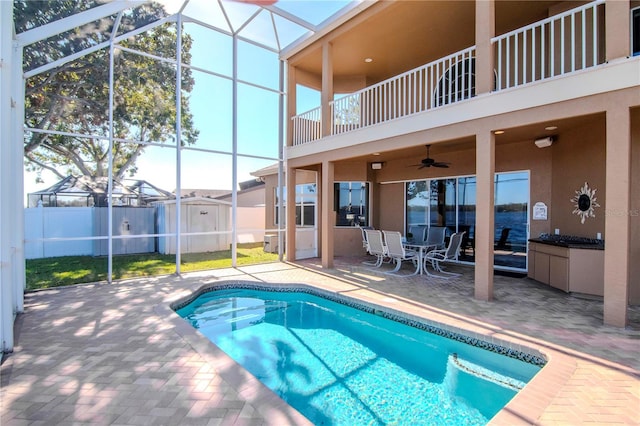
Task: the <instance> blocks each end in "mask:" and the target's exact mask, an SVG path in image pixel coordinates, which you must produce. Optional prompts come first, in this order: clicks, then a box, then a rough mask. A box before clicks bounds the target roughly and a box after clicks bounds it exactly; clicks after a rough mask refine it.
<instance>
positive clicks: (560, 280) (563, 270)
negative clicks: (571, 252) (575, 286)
mask: <svg viewBox="0 0 640 426" xmlns="http://www.w3.org/2000/svg"><path fill="white" fill-rule="evenodd" d="M549 284H550V285H551V287H555V288H557V289H560V290H562V291H566V292H567V293H568V292H569V259H568V258H566V257H559V256H550V258H549Z"/></svg>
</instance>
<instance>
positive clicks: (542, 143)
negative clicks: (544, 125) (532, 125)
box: [534, 136, 553, 148]
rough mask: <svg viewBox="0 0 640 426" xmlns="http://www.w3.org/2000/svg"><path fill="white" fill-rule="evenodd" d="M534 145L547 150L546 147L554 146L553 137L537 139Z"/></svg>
mask: <svg viewBox="0 0 640 426" xmlns="http://www.w3.org/2000/svg"><path fill="white" fill-rule="evenodd" d="M534 143H535V144H536V146H537V147H538V148H546V147H548V146H551V145H552V144H553V136H549V137H546V138H542V139H536V140H535V141H534Z"/></svg>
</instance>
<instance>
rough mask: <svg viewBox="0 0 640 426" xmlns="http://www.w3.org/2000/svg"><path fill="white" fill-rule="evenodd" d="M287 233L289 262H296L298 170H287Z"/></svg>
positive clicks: (286, 246)
mask: <svg viewBox="0 0 640 426" xmlns="http://www.w3.org/2000/svg"><path fill="white" fill-rule="evenodd" d="M286 198H287V208H286V212H287V220H286V223H287V233H286V243H285V251H286V256H287V260H288V261H290V262H292V261H294V260H296V169H293V168H287V197H286Z"/></svg>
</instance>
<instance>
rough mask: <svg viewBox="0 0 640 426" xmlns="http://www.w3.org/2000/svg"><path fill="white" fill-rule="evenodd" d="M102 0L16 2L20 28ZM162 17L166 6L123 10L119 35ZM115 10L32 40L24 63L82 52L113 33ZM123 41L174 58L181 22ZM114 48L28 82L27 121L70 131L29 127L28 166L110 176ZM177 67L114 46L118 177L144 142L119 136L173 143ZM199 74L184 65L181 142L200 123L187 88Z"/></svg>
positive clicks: (186, 54) (186, 41)
mask: <svg viewBox="0 0 640 426" xmlns="http://www.w3.org/2000/svg"><path fill="white" fill-rule="evenodd" d="M99 3H100V2H99V1H95V0H93V1H84V0H83V1H79V0H77V1H74V0H63V1H56V2H50V1H30V0H20V1H15V2H14V23H15V28H16V33H20V32H23V31H26V30H29V29H31V28H35V27H37V26H40V25H43V24H46V23H48V22H53V21H56V20H58V19H61V18H64V17H67V16H71V15H73V14H76V13H79V12H81V11H83V10H86V9H88V8H90V7H95V6H96V5H99ZM164 16H165V12H164V10H163V9H162V7H160V6H158V5H156V4H146V5H143V6H140V7H137V8H135V9H133V10H131V11H128V12H127V13H125V14H124V15H123V16H122V19H121V21H120V24H119V26H118V28H117V34H118V35H120V34H123V33H127V32H129V31H131V30H133V29H136V28H140V27H142V26H144V25H146V24H148V23H151V22H155V21H157V20H158V19H160V18H162V17H164ZM115 18H116V17H115V16H111V17H106V18H103V19H100V20H99V21H96V22H92V23H89V24H86V25H84V26H82V27H79V28H76V29H74V30H72V31H69V32H66V33H63V34H59V35H57V36H55V37H51V38H50V39H47V40H44V41H41V42H38V43H34V44H33V45H31V46H27V48H25V52H24V62H23V66H24V69H25V70H31V69H36V68H37V67H39V66H41V65H43V64H47V63H50V62H52V61H55V60H58V59H60V58H64V57H67V56H69V55H71V54H74V53H77V52H81V51H83V50H84V49H87V48H89V47H92V46H95V45H97V44H98V43H102V42H104V41H107V40H109V38H110V37H111V34H112V32H113V27H114V23H115V22H116V20H115ZM182 43H183V47H182V62H183V63H187V64H188V63H190V59H191V54H190V49H191V44H192V40H191V38H190V37H189V36H188V35H185V36H184V37H183V39H182ZM119 44H120V45H122V46H123V47H126V48H130V49H133V50H136V51H142V52H147V53H150V54H152V55H155V56H158V57H163V58H169V59H172V58H175V57H176V26H175V24H173V23H167V24H163V25H160V26H156V27H154V28H152V29H150V30H147V31H145V32H143V33H141V34H138V35H135V36H133V37H130V38H128V39H127V40H125V41H122V42H120V43H119ZM109 62H110V61H109V50H108V49H101V50H98V51H96V52H93V53H89V54H87V55H85V56H82V57H80V58H79V59H76V60H73V61H71V62H67V63H65V64H64V65H61V66H59V67H57V68H55V69H53V70H51V71H46V72H42V73H39V74H37V75H35V76H33V77H31V78H29V79H27V81H26V96H25V114H26V125H27V127H29V128H35V129H44V130H56V131H60V132H65V133H67V134H82V135H94V136H98V137H94V138H87V137H76V136H73V135H50V134H43V133H34V132H27V134H26V138H25V145H24V150H25V157H26V164H27V167H28V169H29V170H32V171H41V170H43V169H46V170H50V171H52V172H53V173H54V174H56V175H58V176H59V177H64V176H65V175H67V174H70V173H71V174H74V175H84V176H88V177H92V178H96V177H104V176H107V175H108V141H107V139H106V137H107V136H108V135H109ZM175 81H176V67H175V65H174V64H173V63H171V62H166V61H160V60H158V59H154V58H151V57H148V56H143V55H139V54H134V53H131V52H127V51H124V50H121V49H116V51H115V57H114V96H113V97H114V108H113V123H114V134H113V136H114V138H115V139H116V140H115V141H114V145H113V155H114V159H113V176H114V178H116V179H120V178H122V177H124V176H125V175H126V174H127V173H129V174H133V173H135V171H136V166H135V164H136V160H137V159H138V158H139V157H140V155H141V154H142V153H143V152H144V149H145V145H144V144H137V143H129V142H124V141H120V140H121V139H124V140H136V141H144V142H151V143H175V140H176V132H175V129H176V102H175V91H176V87H175ZM193 86H194V80H193V77H192V75H191V72H190V70H189V69H188V68H183V70H182V80H181V90H182V103H181V110H182V114H181V129H182V132H181V142H182V144H193V143H195V142H196V140H197V137H198V130H197V129H195V127H194V124H193V116H192V114H191V112H190V110H189V93H190V92H191V90H192V89H193Z"/></svg>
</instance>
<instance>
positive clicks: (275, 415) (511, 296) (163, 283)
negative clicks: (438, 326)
mask: <svg viewBox="0 0 640 426" xmlns="http://www.w3.org/2000/svg"><path fill="white" fill-rule="evenodd" d="M360 260H361V259H356V260H354V259H337V260H336V267H335V268H334V269H331V270H323V269H322V268H321V267H320V266H319V261H318V260H309V261H303V262H297V263H296V264H287V263H273V264H266V265H257V266H249V267H241V268H237V269H224V270H215V271H207V272H202V273H194V274H189V275H185V276H182V277H176V276H169V277H157V278H146V279H138V280H127V281H120V282H116V283H113V284H107V283H95V284H89V285H79V286H73V287H66V288H58V289H52V290H46V291H39V292H33V293H29V294H27V295H26V300H25V312H24V313H23V314H21V315H19V316H18V319H17V322H16V325H15V330H16V336H17V344H16V347H15V350H14V352H13V353H11V354H7V355H5V357H4V359H3V362H2V366H1V369H0V383H1V393H0V399H1V404H2V417H1V419H0V423H1V424H2V425H22V424H31V425H37V424H43V425H44V424H46V425H53V424H92V425H95V424H98V425H138V424H152V425H157V424H166V425H170V424H175V425H178V424H179V425H191V424H194V425H196V424H203V425H217V424H227V425H245V424H247V425H262V424H275V425H284V424H296V425H297V424H305V423H308V422H307V421H306V419H305V418H304V417H302V416H301V415H300V414H299V413H298V412H297V411H296V410H294V409H292V408H291V407H289V406H288V405H287V404H285V403H284V402H283V401H282V400H280V399H279V398H278V397H276V396H275V394H273V393H272V392H271V391H269V390H268V389H266V388H265V387H264V386H263V385H261V384H260V383H259V382H258V381H257V380H256V379H255V378H254V377H253V376H251V375H250V374H248V373H246V372H245V371H244V370H243V369H242V368H241V367H239V366H238V365H237V364H235V363H234V362H233V361H232V360H230V359H229V358H228V357H227V356H226V355H225V354H224V353H222V352H221V351H219V350H218V349H217V348H216V347H215V346H214V345H213V344H211V343H209V342H208V341H206V340H205V339H204V338H202V337H201V335H200V334H199V333H198V332H196V331H195V330H194V329H192V328H191V327H190V326H189V325H188V324H187V323H186V322H184V321H183V320H182V319H180V318H179V317H178V316H177V315H176V314H175V313H174V312H173V311H172V310H171V309H170V308H169V304H170V303H171V302H172V301H176V300H180V299H181V298H184V297H186V296H187V295H189V294H191V292H193V291H195V290H197V289H198V288H200V287H201V286H203V285H211V284H215V283H218V282H224V281H228V280H234V281H235V280H242V281H255V282H264V283H304V284H306V285H311V286H317V287H320V288H323V289H325V290H331V291H335V292H341V293H345V294H348V295H349V296H351V297H356V298H359V299H362V300H364V301H366V302H371V303H376V304H379V305H382V306H385V307H387V308H390V309H394V310H400V311H403V312H407V313H409V314H411V315H414V316H418V317H422V318H425V319H428V320H429V321H436V322H439V323H442V324H443V325H445V326H446V327H452V328H460V329H465V330H468V332H469V333H472V334H477V335H479V336H482V337H483V338H484V339H488V340H490V341H497V342H500V343H505V342H506V343H507V344H509V345H511V346H514V347H518V348H522V347H524V348H532V349H533V350H536V351H539V352H541V353H543V354H544V355H545V356H546V357H547V359H548V360H549V362H548V364H547V366H545V368H544V369H543V370H542V371H541V372H540V373H539V374H538V375H537V376H536V377H534V379H533V380H532V381H531V382H530V383H529V384H528V385H527V386H526V387H525V389H524V390H522V391H521V392H520V393H519V394H518V395H517V396H516V397H515V398H514V399H513V400H512V401H511V402H510V403H509V404H508V405H507V407H505V409H504V410H502V411H501V412H500V413H499V414H498V415H497V416H496V417H495V418H494V419H493V420H492V422H491V423H492V424H504V425H514V424H544V425H558V424H563V425H566V424H572V425H573V424H586V423H589V424H599V425H602V424H635V425H637V424H640V355H639V354H640V307H633V308H632V309H630V320H631V325H630V326H629V327H628V328H627V329H619V328H614V327H608V326H604V325H603V324H602V301H601V300H597V299H596V298H591V297H581V296H577V295H568V294H564V293H562V292H559V291H557V290H554V289H551V288H549V287H547V286H543V285H541V284H539V283H536V282H535V281H532V280H529V279H526V278H511V277H506V276H499V275H496V277H495V284H494V290H495V300H494V301H492V302H481V301H478V300H475V299H474V298H473V271H472V269H471V268H466V267H460V268H457V269H458V270H459V271H461V272H463V273H464V275H463V276H462V277H460V278H456V279H455V280H450V281H443V280H436V279H429V278H427V277H424V276H416V277H411V278H398V277H392V276H389V275H385V274H383V273H381V271H379V270H374V269H373V268H371V267H366V266H363V265H362V264H361V263H360ZM384 267H385V268H388V266H387V265H385V266H384Z"/></svg>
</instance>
